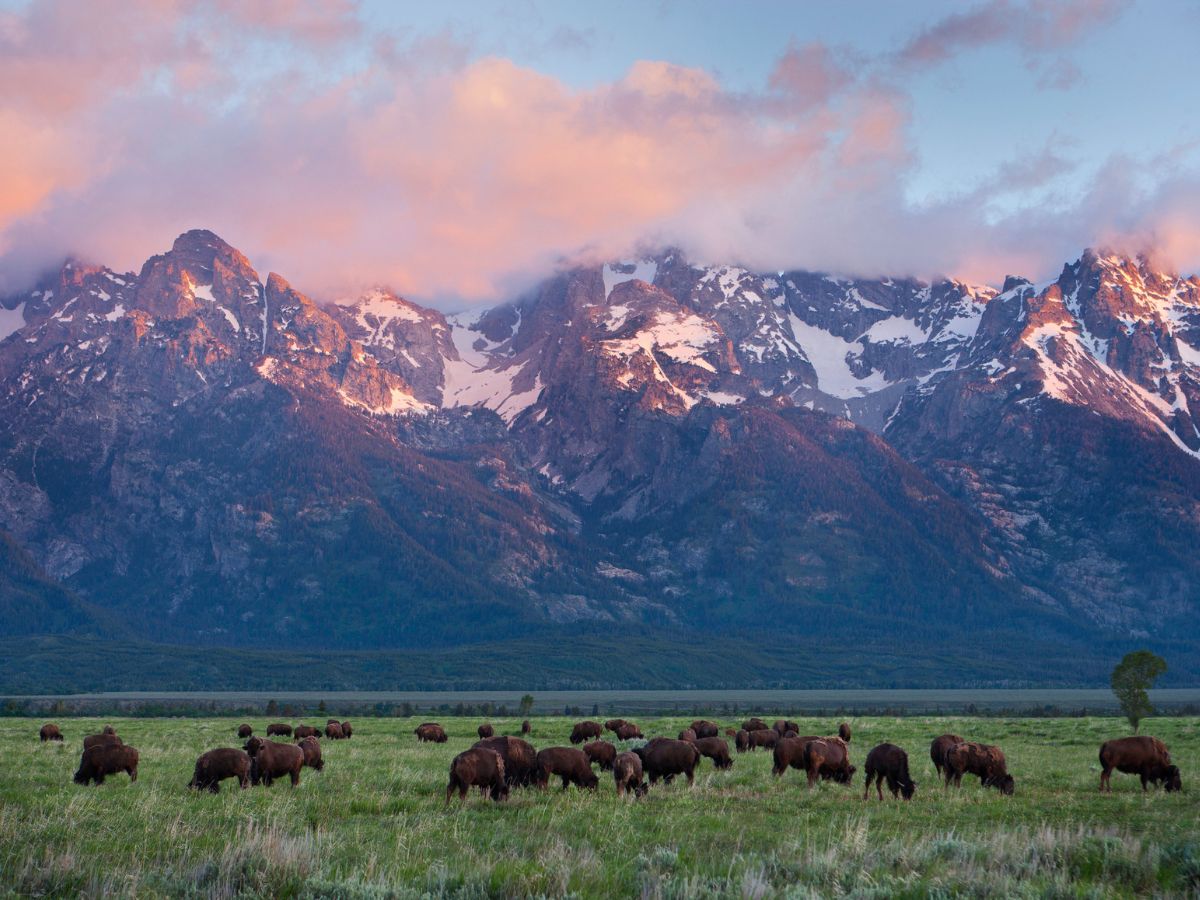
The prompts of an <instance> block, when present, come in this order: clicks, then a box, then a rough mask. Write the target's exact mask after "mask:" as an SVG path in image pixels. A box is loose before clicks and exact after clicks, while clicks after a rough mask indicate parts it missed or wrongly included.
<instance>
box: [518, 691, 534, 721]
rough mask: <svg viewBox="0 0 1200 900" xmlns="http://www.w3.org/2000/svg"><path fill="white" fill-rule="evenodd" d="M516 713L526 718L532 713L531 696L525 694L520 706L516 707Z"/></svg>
mask: <svg viewBox="0 0 1200 900" xmlns="http://www.w3.org/2000/svg"><path fill="white" fill-rule="evenodd" d="M518 711H519V712H520V714H521V715H522V716H528V715H529V714H530V713H531V712H533V694H526V695H525V696H524V697H522V698H521V705H520V706H519V707H518Z"/></svg>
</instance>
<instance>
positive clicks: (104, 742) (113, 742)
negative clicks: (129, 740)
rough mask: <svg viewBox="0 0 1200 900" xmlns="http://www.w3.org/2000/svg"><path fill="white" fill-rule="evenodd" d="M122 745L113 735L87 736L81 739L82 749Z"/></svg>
mask: <svg viewBox="0 0 1200 900" xmlns="http://www.w3.org/2000/svg"><path fill="white" fill-rule="evenodd" d="M122 743H124V742H123V741H122V740H121V739H120V738H119V737H117V736H116V735H115V734H89V735H88V736H87V737H85V738H84V739H83V749H84V750H90V749H91V748H92V747H120V746H121V744H122Z"/></svg>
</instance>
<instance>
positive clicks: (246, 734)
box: [237, 725, 254, 738]
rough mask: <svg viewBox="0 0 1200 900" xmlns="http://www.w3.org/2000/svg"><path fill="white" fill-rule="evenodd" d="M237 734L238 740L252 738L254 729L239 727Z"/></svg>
mask: <svg viewBox="0 0 1200 900" xmlns="http://www.w3.org/2000/svg"><path fill="white" fill-rule="evenodd" d="M237 734H238V737H240V738H250V737H254V729H253V728H251V727H250V726H249V725H239V726H238V732H237Z"/></svg>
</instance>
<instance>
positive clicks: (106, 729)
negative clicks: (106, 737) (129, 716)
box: [100, 725, 117, 734]
mask: <svg viewBox="0 0 1200 900" xmlns="http://www.w3.org/2000/svg"><path fill="white" fill-rule="evenodd" d="M100 733H101V734H116V733H117V729H115V728H113V727H112V726H111V725H105V726H104V727H103V728H101V729H100Z"/></svg>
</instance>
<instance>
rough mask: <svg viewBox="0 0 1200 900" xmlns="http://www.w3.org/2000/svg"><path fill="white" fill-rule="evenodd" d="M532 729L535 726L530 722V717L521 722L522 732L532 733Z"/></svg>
mask: <svg viewBox="0 0 1200 900" xmlns="http://www.w3.org/2000/svg"><path fill="white" fill-rule="evenodd" d="M532 731H533V726H532V725H530V724H529V720H528V719H526V720H525V721H524V722H522V723H521V734H530V733H531V732H532Z"/></svg>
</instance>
